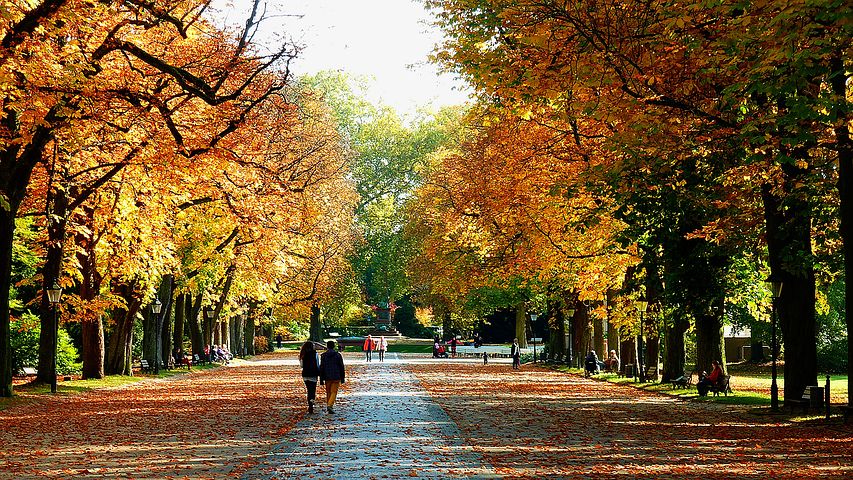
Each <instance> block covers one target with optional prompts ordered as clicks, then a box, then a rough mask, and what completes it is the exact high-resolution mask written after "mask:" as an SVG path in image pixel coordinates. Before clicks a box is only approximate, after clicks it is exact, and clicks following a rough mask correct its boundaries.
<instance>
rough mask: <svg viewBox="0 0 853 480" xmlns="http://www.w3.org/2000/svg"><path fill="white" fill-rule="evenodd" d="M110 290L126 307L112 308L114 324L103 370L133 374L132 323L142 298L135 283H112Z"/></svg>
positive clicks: (111, 372)
mask: <svg viewBox="0 0 853 480" xmlns="http://www.w3.org/2000/svg"><path fill="white" fill-rule="evenodd" d="M112 290H113V294H115V295H118V296H120V297H121V298H122V299H124V302H125V305H126V306H127V308H126V309H116V310H113V323H114V326H113V332H112V335H110V343H109V350H108V352H107V361H106V365H105V366H104V370H105V371H106V373H109V374H117V375H133V369H132V366H133V365H132V361H133V359H132V358H131V354H132V351H133V323H134V320H135V319H136V313H137V312H139V309H140V308H142V299H141V296H140V295H139V292H137V291H136V283H131V284H127V283H122V284H120V285H114V286H113V288H112Z"/></svg>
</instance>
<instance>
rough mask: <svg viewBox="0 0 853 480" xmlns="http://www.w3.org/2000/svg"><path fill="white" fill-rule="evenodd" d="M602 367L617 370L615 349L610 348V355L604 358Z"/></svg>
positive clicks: (612, 370)
mask: <svg viewBox="0 0 853 480" xmlns="http://www.w3.org/2000/svg"><path fill="white" fill-rule="evenodd" d="M604 369H605V370H607V371H608V372H618V371H619V357H617V356H616V350H611V351H610V355H608V356H607V358H606V359H605V360H604Z"/></svg>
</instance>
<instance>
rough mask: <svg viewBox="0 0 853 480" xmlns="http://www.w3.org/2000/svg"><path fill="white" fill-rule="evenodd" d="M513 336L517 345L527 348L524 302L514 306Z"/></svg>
mask: <svg viewBox="0 0 853 480" xmlns="http://www.w3.org/2000/svg"><path fill="white" fill-rule="evenodd" d="M515 338H517V339H518V346H519V347H521V348H527V310H526V308H525V307H524V303H519V304H517V305H516V306H515Z"/></svg>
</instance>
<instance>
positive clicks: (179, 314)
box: [172, 293, 187, 353]
mask: <svg viewBox="0 0 853 480" xmlns="http://www.w3.org/2000/svg"><path fill="white" fill-rule="evenodd" d="M186 318H187V294H186V293H181V294H179V295H178V296H177V297H176V298H175V326H174V329H173V330H172V343H173V344H174V347H173V348H177V349H179V350H180V351H181V352H182V353H185V352H184V323H185V322H184V320H185V319H186Z"/></svg>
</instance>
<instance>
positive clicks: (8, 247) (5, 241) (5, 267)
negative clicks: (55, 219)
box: [0, 192, 41, 397]
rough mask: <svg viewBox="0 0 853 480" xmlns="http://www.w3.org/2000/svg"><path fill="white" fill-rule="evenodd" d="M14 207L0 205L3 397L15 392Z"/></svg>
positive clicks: (0, 382) (0, 376) (0, 369)
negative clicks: (12, 319) (12, 321)
mask: <svg viewBox="0 0 853 480" xmlns="http://www.w3.org/2000/svg"><path fill="white" fill-rule="evenodd" d="M0 193H2V192H0ZM13 207H14V208H11V209H7V208H5V206H3V205H0V396H3V397H11V396H12V394H13V390H12V346H11V345H10V341H9V340H10V339H9V334H10V320H9V293H10V291H11V287H12V239H13V237H14V236H15V214H16V212H17V211H18V205H17V204H15V205H14V206H13ZM39 372H41V368H39Z"/></svg>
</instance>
